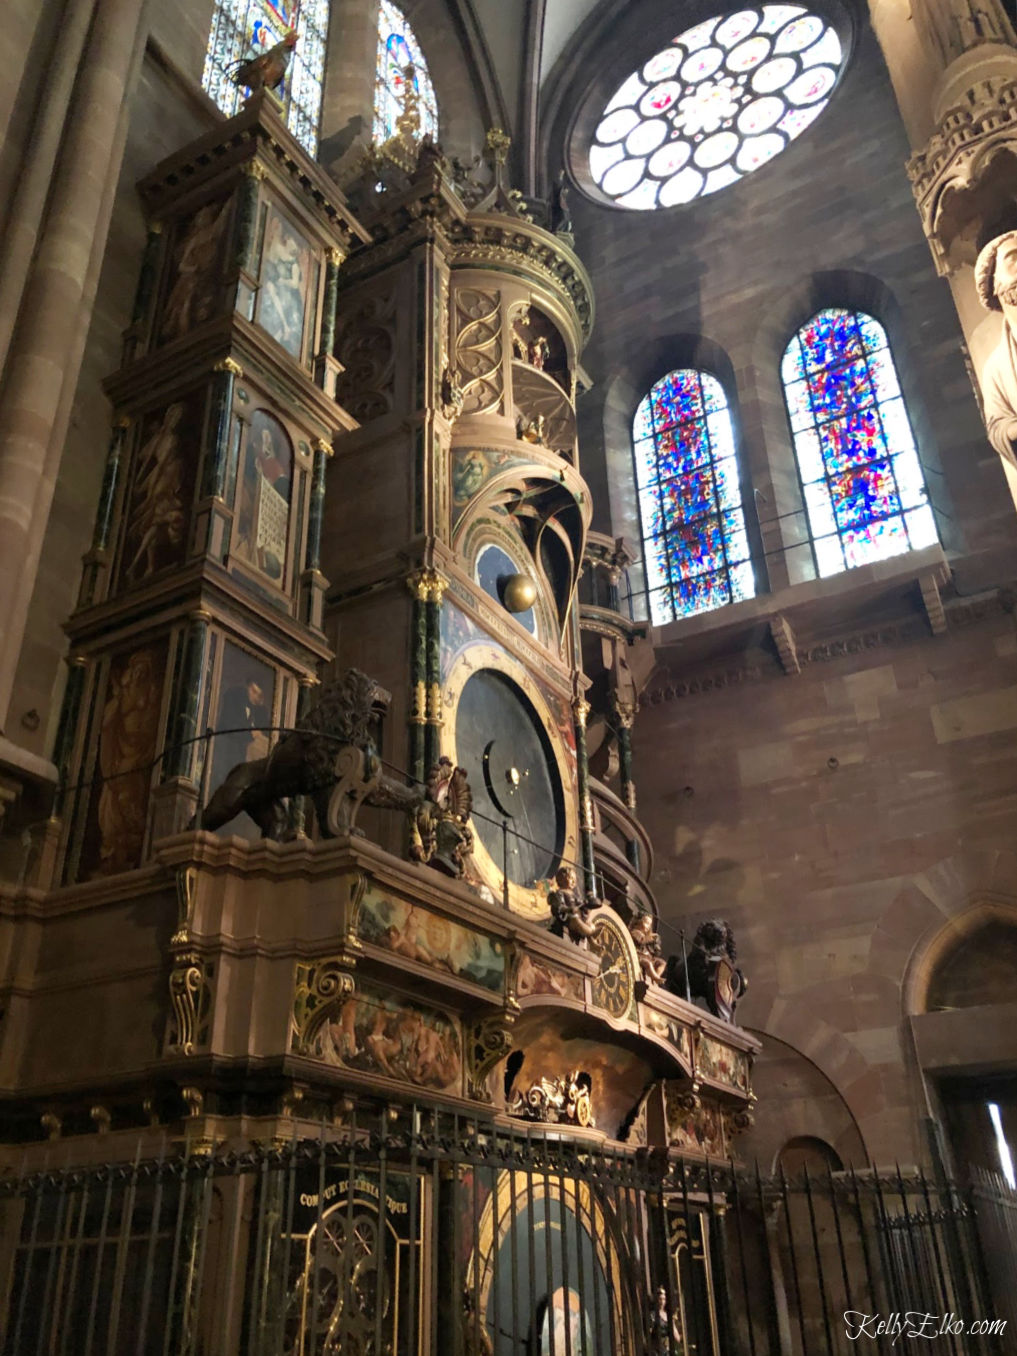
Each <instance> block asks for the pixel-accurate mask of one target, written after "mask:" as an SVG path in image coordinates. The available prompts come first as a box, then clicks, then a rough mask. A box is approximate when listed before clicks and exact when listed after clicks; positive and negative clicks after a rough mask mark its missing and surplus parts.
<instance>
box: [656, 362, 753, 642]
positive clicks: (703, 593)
mask: <svg viewBox="0 0 1017 1356" xmlns="http://www.w3.org/2000/svg"><path fill="white" fill-rule="evenodd" d="M632 432H633V440H634V443H635V458H636V485H637V488H638V492H639V512H640V516H641V518H642V525H643V554H644V556H645V560H646V586H647V590H648V593H649V598H650V616H651V618H652V619H653V622H654V623H655V624H656V625H660V624H661V623H663V622H669V621H673V620H675V618H677V617H689V616H692V615H693V614H694V613H696V612H707V611H709V610H710V609H711V608H715V607H723V605H724V604H725V603H734V602H739V601H741V599H743V598H751V597H752V596H753V595H754V594H755V591H756V583H755V576H754V574H753V570H752V562H751V560H750V559H749V543H748V537H747V535H746V532H745V515H744V513H743V512H742V495H741V486H740V485H739V481H738V461H737V458H736V456H735V442H734V429H733V427H732V424H731V413H730V411H729V409H728V404H727V397H726V396H725V394H724V388H723V387H722V386H721V384H720V382H719V381H718V380H717V378H716V377H713V376H710V374H709V373H707V372H698V371H696V370H694V369H692V368H685V369H683V370H681V371H677V372H670V373H669V374H668V375H667V376H666V377H662V378H661V380H660V381H658V382H657V383H656V385H655V386H654V387H653V388H652V390H651V391H650V393H649V395H647V396H646V397H645V399H644V400H643V402H642V404H641V405H640V406H639V408H638V410H636V418H635V422H634V424H633V429H632Z"/></svg>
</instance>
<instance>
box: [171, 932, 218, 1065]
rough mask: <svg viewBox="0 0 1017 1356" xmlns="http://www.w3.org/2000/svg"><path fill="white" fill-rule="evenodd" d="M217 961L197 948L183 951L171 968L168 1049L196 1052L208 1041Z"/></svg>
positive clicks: (185, 1053) (179, 1051)
mask: <svg viewBox="0 0 1017 1356" xmlns="http://www.w3.org/2000/svg"><path fill="white" fill-rule="evenodd" d="M214 970H215V967H214V964H213V963H212V962H211V961H205V960H204V958H203V957H202V956H200V955H199V954H198V953H197V952H196V951H183V952H180V953H179V954H178V955H177V956H176V957H175V958H174V962H173V969H172V970H171V971H170V979H169V991H170V1008H171V1012H170V1029H169V1035H168V1036H167V1039H166V1050H167V1053H170V1052H172V1053H180V1054H183V1055H193V1054H194V1053H195V1051H196V1050H198V1049H200V1048H201V1047H202V1046H203V1045H205V1044H207V1042H208V1029H209V1023H210V1019H211V1015H212V983H211V980H212V976H213V974H214Z"/></svg>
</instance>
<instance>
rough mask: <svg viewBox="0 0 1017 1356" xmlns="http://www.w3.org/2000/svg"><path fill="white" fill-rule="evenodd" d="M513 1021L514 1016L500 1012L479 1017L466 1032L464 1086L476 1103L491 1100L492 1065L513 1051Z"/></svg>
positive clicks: (510, 1013)
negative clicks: (490, 1078)
mask: <svg viewBox="0 0 1017 1356" xmlns="http://www.w3.org/2000/svg"><path fill="white" fill-rule="evenodd" d="M514 1021H515V1014H514V1013H512V1012H499V1013H495V1014H494V1015H492V1016H490V1017H484V1018H482V1019H481V1020H480V1021H479V1022H475V1023H474V1024H473V1025H472V1026H471V1027H469V1028H468V1030H467V1037H468V1039H467V1046H466V1049H467V1068H466V1085H467V1092H468V1093H469V1096H470V1097H472V1098H473V1099H474V1100H475V1101H478V1102H490V1101H491V1093H490V1090H489V1088H488V1086H487V1083H488V1078H489V1076H490V1074H491V1070H492V1069H493V1068H494V1066H495V1065H496V1064H497V1063H498V1062H499V1061H500V1060H502V1059H504V1058H505V1056H506V1055H507V1054H508V1052H509V1051H510V1050H511V1049H512V1024H513V1022H514Z"/></svg>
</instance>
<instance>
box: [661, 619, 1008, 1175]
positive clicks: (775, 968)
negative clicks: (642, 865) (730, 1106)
mask: <svg viewBox="0 0 1017 1356" xmlns="http://www.w3.org/2000/svg"><path fill="white" fill-rule="evenodd" d="M947 615H948V618H951V626H950V630H949V631H948V633H947V634H945V635H942V636H939V637H935V638H934V637H932V636H931V635H929V636H928V638H926V639H913V640H910V641H906V642H902V643H899V644H894V643H892V641H891V643H890V644H887V645H885V646H877V647H876V648H871V649H870V648H867V647H866V645H865V643H864V642H863V643H860V644H859V645H858V648H857V652H854V653H852V652H851V650H852V649H854V645H855V642H849V643H848V645H847V646H845V647H844V648H845V649H846V650H847V653H844V654H842V655H841V656H840V657H835V658H831V659H829V660H827V661H826V662H821V661H819V660H818V659H817V661H816V662H813V663H808V664H806V665H805V667H804V668H803V671H802V673H801V674H800V675H798V676H795V677H786V676H784V675H783V674H781V673H780V671H779V669H778V665H777V661H776V658H775V657H772V658H770V659H767V658H766V657H765V656H764V657H763V658H762V660H761V663H760V667H759V671H760V672H761V673H762V675H763V676H761V677H757V678H756V679H755V680H746V681H743V682H737V681H734V682H731V681H730V680H728V681H727V683H726V685H725V686H721V687H719V689H718V688H715V687H714V685H713V683H711V682H707V683H706V684H705V686H706V687H708V688H710V689H712V690H707V691H700V692H699V693H698V694H691V695H687V696H679V695H677V692H678V691H679V690H680V689H679V688H676V687H675V685H674V684H673V682H671V680H670V679H668V678H667V677H666V676H664V675H659V676H658V678H657V679H655V680H654V683H652V684H651V691H650V694H649V700H647V699H645V698H644V705H643V711H642V713H641V715H640V717H639V719H638V721H637V722H636V729H635V762H636V780H637V785H638V787H639V803H640V814H641V817H642V818H643V821H644V822H645V824H646V826H647V828H648V829H649V831H650V833H651V835H652V837H653V841H654V844H655V848H656V872H655V878H654V880H653V882H652V885H653V887H654V889H655V891H656V894H657V899H658V901H659V904H660V910H661V914H662V917H663V918H664V919H665V920H666V921H667V922H668V923H670V924H671V925H672V927H678V926H684V927H685V929H686V931H687V933H688V934H690V935H691V933H693V932H694V930H695V927H696V926H697V925H698V922H699V921H700V920H701V919H703V918H705V917H712V916H722V917H726V918H727V919H728V920H729V921H730V923H731V924H732V926H733V928H734V930H735V934H736V937H737V941H738V947H739V964H740V965H743V966H744V969H745V971H746V973H747V975H748V976H749V980H750V988H749V992H748V995H747V997H746V998H745V1000H744V1002H743V1004H742V1006H741V1007H740V1009H739V1013H738V1016H739V1021H741V1022H743V1023H744V1025H746V1026H747V1027H749V1028H750V1029H752V1030H753V1031H755V1032H757V1033H761V1034H765V1035H767V1036H772V1037H775V1038H777V1040H779V1041H780V1042H783V1043H784V1045H786V1046H789V1047H791V1048H792V1049H793V1050H795V1051H797V1052H800V1053H801V1054H802V1055H804V1056H805V1058H806V1060H807V1061H809V1062H810V1063H811V1064H812V1065H814V1066H815V1069H816V1070H817V1071H818V1072H819V1073H820V1074H822V1075H824V1076H825V1078H826V1079H828V1080H829V1082H830V1083H831V1084H832V1085H833V1086H834V1087H835V1088H836V1089H837V1091H838V1093H839V1095H840V1098H841V1099H842V1100H843V1103H844V1106H845V1107H846V1109H847V1111H848V1112H849V1114H850V1118H851V1120H852V1121H853V1122H854V1125H855V1126H856V1127H857V1129H858V1130H859V1131H860V1133H861V1137H862V1141H863V1143H864V1146H865V1152H866V1154H867V1155H869V1156H871V1157H872V1158H874V1159H876V1160H877V1161H879V1162H887V1161H889V1162H892V1161H893V1160H894V1159H895V1158H898V1159H900V1160H901V1161H905V1160H906V1161H909V1162H910V1161H915V1159H916V1158H919V1157H921V1156H922V1155H923V1152H924V1145H923V1142H922V1140H921V1138H920V1121H921V1117H922V1115H923V1114H924V1112H923V1098H922V1093H921V1086H920V1082H919V1079H918V1076H917V1070H916V1066H915V1063H914V1060H913V1057H912V1047H911V1043H910V1037H909V1035H908V1028H907V1017H908V1015H909V1007H908V1000H907V996H906V995H907V990H908V988H909V986H910V987H915V986H914V984H913V983H912V981H913V979H914V977H915V975H916V974H917V972H918V970H919V969H920V968H921V966H922V963H923V957H924V956H925V955H926V953H928V954H931V952H932V948H933V944H934V943H935V942H936V939H937V938H938V937H939V936H940V934H942V932H943V930H944V929H946V928H952V927H953V926H955V922H956V920H960V919H961V918H962V917H963V915H964V914H965V912H966V911H968V910H970V909H971V908H974V907H977V906H979V905H984V904H986V903H996V904H997V905H998V906H1001V907H1002V908H1003V909H1004V910H1005V909H1006V908H1007V906H1009V908H1011V909H1017V853H1015V851H1014V846H1013V845H1014V834H1015V828H1017V776H1015V771H1014V769H1015V766H1017V634H1015V627H1014V618H1013V615H1012V614H1011V613H1009V612H1007V611H1004V610H1003V609H1002V608H1001V607H1000V606H999V605H998V604H997V603H995V602H989V603H987V604H986V605H985V606H978V607H967V606H964V607H961V606H958V605H954V606H953V607H948V608H947ZM767 666H769V667H767ZM731 671H732V672H734V671H735V670H731ZM767 675H771V676H767ZM654 691H656V695H657V696H658V697H659V698H660V700H657V701H654V700H653V695H654ZM665 692H667V693H668V694H670V693H674V694H676V695H673V696H670V695H669V696H666V697H665V696H664V695H663V694H664V693H665ZM959 925H960V926H962V924H959ZM664 936H665V939H667V940H670V942H671V944H672V946H674V945H675V943H676V938H675V937H674V934H673V933H672V934H669V933H668V931H667V929H664ZM941 951H942V945H941V943H940V945H939V946H938V948H937V952H941ZM1004 1043H1006V1042H1004ZM1008 1043H1009V1047H1010V1057H1011V1059H1013V1060H1014V1061H1017V1033H1013V1031H1012V1028H1011V1034H1010V1036H1009V1038H1008ZM997 1044H998V1042H997ZM998 1053H999V1052H998V1051H997V1052H996V1054H997V1057H998ZM774 1067H775V1066H773V1065H772V1064H771V1063H769V1062H768V1061H767V1060H766V1059H764V1060H763V1061H762V1062H761V1065H760V1069H759V1073H758V1077H757V1078H756V1080H755V1086H756V1089H757V1092H758V1093H759V1096H760V1108H759V1117H758V1119H759V1121H760V1124H761V1125H764V1126H765V1125H766V1123H767V1121H768V1118H769V1117H771V1116H776V1117H777V1123H778V1124H779V1123H781V1122H782V1118H784V1117H785V1114H786V1107H785V1106H784V1103H785V1100H786V1098H787V1095H788V1094H787V1092H786V1091H785V1090H784V1088H783V1085H782V1083H781V1080H780V1078H777V1077H773V1078H771V1070H772V1069H773V1068H774ZM770 1103H772V1104H773V1106H774V1109H773V1111H772V1112H771V1110H770V1107H769V1106H768V1104H770ZM825 1121H830V1123H831V1125H836V1121H837V1118H836V1117H834V1118H833V1119H832V1120H831V1119H830V1117H829V1116H828V1115H827V1113H826V1112H820V1111H817V1119H816V1122H815V1123H814V1124H813V1125H812V1127H811V1128H809V1127H805V1126H801V1125H799V1126H797V1127H796V1128H795V1130H794V1133H796V1134H802V1133H812V1134H817V1135H819V1136H820V1137H822V1138H828V1139H829V1141H830V1142H831V1143H834V1145H835V1147H838V1152H840V1153H841V1154H842V1157H850V1156H852V1155H849V1154H845V1153H844V1149H843V1135H844V1126H843V1125H841V1126H840V1128H839V1130H837V1131H836V1135H837V1136H840V1137H841V1140H842V1143H841V1144H840V1145H838V1143H837V1140H836V1138H835V1136H834V1135H827V1134H825V1133H824V1122H825ZM849 1138H850V1137H849ZM766 1147H767V1149H768V1150H771V1149H772V1147H773V1146H772V1145H769V1144H767V1145H766ZM856 1161H857V1160H856Z"/></svg>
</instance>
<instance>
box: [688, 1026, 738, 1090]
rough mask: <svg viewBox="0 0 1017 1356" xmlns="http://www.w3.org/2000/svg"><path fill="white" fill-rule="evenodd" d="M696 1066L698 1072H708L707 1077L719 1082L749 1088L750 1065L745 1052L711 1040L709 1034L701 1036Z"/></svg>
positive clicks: (697, 1049)
mask: <svg viewBox="0 0 1017 1356" xmlns="http://www.w3.org/2000/svg"><path fill="white" fill-rule="evenodd" d="M696 1068H697V1071H698V1072H700V1073H704V1074H706V1076H707V1078H713V1079H716V1081H717V1082H718V1083H730V1084H731V1086H732V1087H736V1088H746V1089H747V1088H748V1085H749V1065H748V1059H747V1058H746V1056H745V1054H744V1052H743V1051H741V1050H732V1049H731V1047H730V1046H728V1045H722V1044H721V1042H720V1041H715V1040H711V1039H710V1037H709V1036H700V1038H699V1044H698V1046H697V1047H696Z"/></svg>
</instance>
